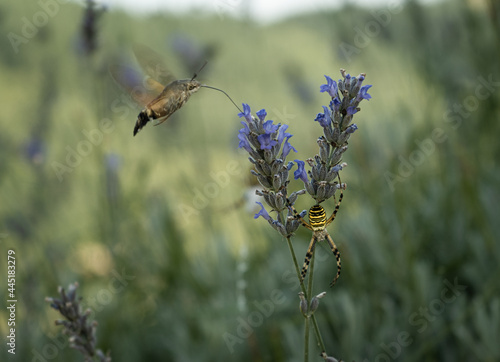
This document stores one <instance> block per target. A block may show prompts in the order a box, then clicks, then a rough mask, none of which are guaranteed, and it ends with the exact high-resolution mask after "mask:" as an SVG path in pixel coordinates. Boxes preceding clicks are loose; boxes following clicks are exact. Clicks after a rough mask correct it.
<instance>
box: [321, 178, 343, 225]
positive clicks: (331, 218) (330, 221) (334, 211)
mask: <svg viewBox="0 0 500 362" xmlns="http://www.w3.org/2000/svg"><path fill="white" fill-rule="evenodd" d="M339 181H340V178H339ZM341 185H342V184H341ZM343 197H344V193H343V192H342V188H341V189H340V196H339V202H338V203H337V205H336V206H335V210H333V213H332V216H330V217H329V218H328V220H326V224H325V225H327V226H328V225H329V224H331V223H332V221H333V220H335V216H337V211H339V208H340V203H341V202H342V198H343Z"/></svg>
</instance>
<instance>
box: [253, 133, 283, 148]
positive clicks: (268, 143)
mask: <svg viewBox="0 0 500 362" xmlns="http://www.w3.org/2000/svg"><path fill="white" fill-rule="evenodd" d="M257 139H258V140H259V142H260V149H261V150H270V149H271V148H273V146H276V145H277V144H278V142H277V141H276V140H273V139H272V138H271V135H270V134H269V133H264V134H261V135H258V136H257Z"/></svg>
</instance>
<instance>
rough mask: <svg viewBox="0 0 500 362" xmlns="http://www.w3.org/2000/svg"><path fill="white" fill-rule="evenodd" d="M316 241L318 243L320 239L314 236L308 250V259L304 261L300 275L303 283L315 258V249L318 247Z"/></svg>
mask: <svg viewBox="0 0 500 362" xmlns="http://www.w3.org/2000/svg"><path fill="white" fill-rule="evenodd" d="M316 241H318V238H317V237H316V235H315V234H313V236H312V238H311V242H310V243H309V248H308V249H307V253H306V259H305V260H304V266H303V267H302V271H301V273H300V279H301V281H304V278H305V277H306V274H307V268H309V263H310V262H311V258H312V256H313V252H314V247H315V246H316Z"/></svg>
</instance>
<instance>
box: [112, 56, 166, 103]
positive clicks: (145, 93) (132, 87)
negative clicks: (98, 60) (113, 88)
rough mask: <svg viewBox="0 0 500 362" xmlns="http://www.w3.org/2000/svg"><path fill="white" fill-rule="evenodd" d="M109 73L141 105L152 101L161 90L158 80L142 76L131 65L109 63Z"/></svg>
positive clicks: (161, 86)
mask: <svg viewBox="0 0 500 362" xmlns="http://www.w3.org/2000/svg"><path fill="white" fill-rule="evenodd" d="M109 73H110V74H111V77H112V78H113V80H114V81H115V82H116V83H117V84H118V85H119V86H120V87H121V88H123V90H124V91H125V92H126V93H127V94H128V95H129V96H130V97H131V98H132V99H133V100H134V101H135V102H137V103H138V104H139V105H140V106H141V107H144V106H146V105H147V104H149V103H150V102H151V101H153V100H154V99H155V98H156V97H158V95H159V94H160V93H161V92H162V91H163V89H164V86H163V85H161V84H160V83H159V82H157V81H155V80H153V79H151V78H149V77H148V78H146V79H145V78H144V75H143V74H141V73H140V72H138V71H137V70H135V69H134V68H132V67H128V66H125V65H122V64H111V65H110V66H109Z"/></svg>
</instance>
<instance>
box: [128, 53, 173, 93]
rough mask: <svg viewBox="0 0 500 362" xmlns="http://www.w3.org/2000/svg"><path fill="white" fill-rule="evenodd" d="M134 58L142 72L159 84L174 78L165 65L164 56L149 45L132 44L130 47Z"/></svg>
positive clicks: (166, 82) (169, 81) (167, 82)
mask: <svg viewBox="0 0 500 362" xmlns="http://www.w3.org/2000/svg"><path fill="white" fill-rule="evenodd" d="M132 51H133V52H134V55H135V58H136V59H137V62H138V63H139V65H140V66H141V68H142V70H143V71H144V73H146V74H147V75H148V76H149V77H151V78H152V79H154V80H156V81H158V82H159V83H160V84H169V83H171V82H172V81H174V80H175V77H174V75H173V74H172V73H171V72H170V71H169V69H168V67H167V66H166V65H165V62H164V60H163V59H164V57H162V56H161V55H160V54H158V53H157V52H155V51H154V50H153V49H151V48H150V47H148V46H146V45H143V44H134V45H133V47H132Z"/></svg>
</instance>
